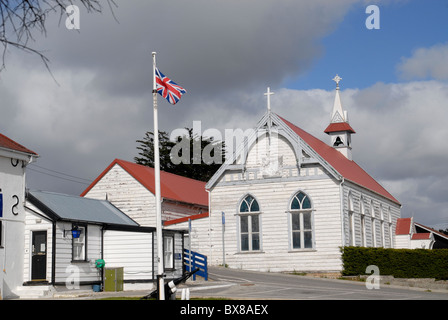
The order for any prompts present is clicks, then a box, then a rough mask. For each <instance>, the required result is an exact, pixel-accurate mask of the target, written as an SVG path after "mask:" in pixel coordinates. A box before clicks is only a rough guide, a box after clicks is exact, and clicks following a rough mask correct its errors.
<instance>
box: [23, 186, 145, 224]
mask: <svg viewBox="0 0 448 320" xmlns="http://www.w3.org/2000/svg"><path fill="white" fill-rule="evenodd" d="M27 200H28V201H30V202H31V203H32V204H34V205H35V206H36V207H38V208H39V209H40V210H42V211H43V212H44V213H47V214H48V213H51V214H53V215H56V217H57V218H58V219H62V220H70V221H83V222H91V223H99V224H114V225H125V226H138V223H137V222H135V221H134V220H132V219H131V218H129V217H128V216H127V215H126V214H124V213H123V212H122V211H120V210H119V209H118V208H116V207H115V206H113V205H112V204H111V203H110V202H108V201H106V200H96V199H89V198H84V197H79V196H72V195H66V194H60V193H53V192H47V191H29V192H28V198H27ZM36 200H37V201H36Z"/></svg>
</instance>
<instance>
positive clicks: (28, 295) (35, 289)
mask: <svg viewBox="0 0 448 320" xmlns="http://www.w3.org/2000/svg"><path fill="white" fill-rule="evenodd" d="M14 293H15V294H16V295H18V296H19V298H20V299H39V298H44V297H48V296H51V295H52V294H53V287H52V286H45V285H43V286H21V287H18V288H17V289H16V290H15V291H14Z"/></svg>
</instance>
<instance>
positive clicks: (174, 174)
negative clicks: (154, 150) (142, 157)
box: [116, 159, 206, 184]
mask: <svg viewBox="0 0 448 320" xmlns="http://www.w3.org/2000/svg"><path fill="white" fill-rule="evenodd" d="M116 160H118V161H121V162H127V163H129V164H130V165H137V166H141V167H144V168H149V169H153V170H154V167H151V166H146V165H144V164H139V163H135V162H131V161H128V160H123V159H116ZM160 172H161V173H162V172H163V173H164V174H169V175H173V176H175V177H178V178H183V179H188V180H192V181H194V182H200V183H204V184H205V183H206V182H204V181H201V180H197V179H193V178H189V177H186V176H182V175H179V174H176V173H173V172H168V171H165V170H160Z"/></svg>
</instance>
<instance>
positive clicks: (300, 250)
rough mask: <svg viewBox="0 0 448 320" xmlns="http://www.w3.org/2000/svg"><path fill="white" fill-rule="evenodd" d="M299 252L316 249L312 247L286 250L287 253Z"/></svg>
mask: <svg viewBox="0 0 448 320" xmlns="http://www.w3.org/2000/svg"><path fill="white" fill-rule="evenodd" d="M300 252H317V250H316V249H314V248H310V249H293V250H288V253H300Z"/></svg>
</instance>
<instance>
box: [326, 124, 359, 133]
mask: <svg viewBox="0 0 448 320" xmlns="http://www.w3.org/2000/svg"><path fill="white" fill-rule="evenodd" d="M340 131H348V132H350V133H356V132H355V130H353V128H352V127H351V126H350V125H349V124H348V123H347V122H335V123H330V124H329V125H328V127H327V129H325V131H324V132H325V133H330V132H340Z"/></svg>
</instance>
